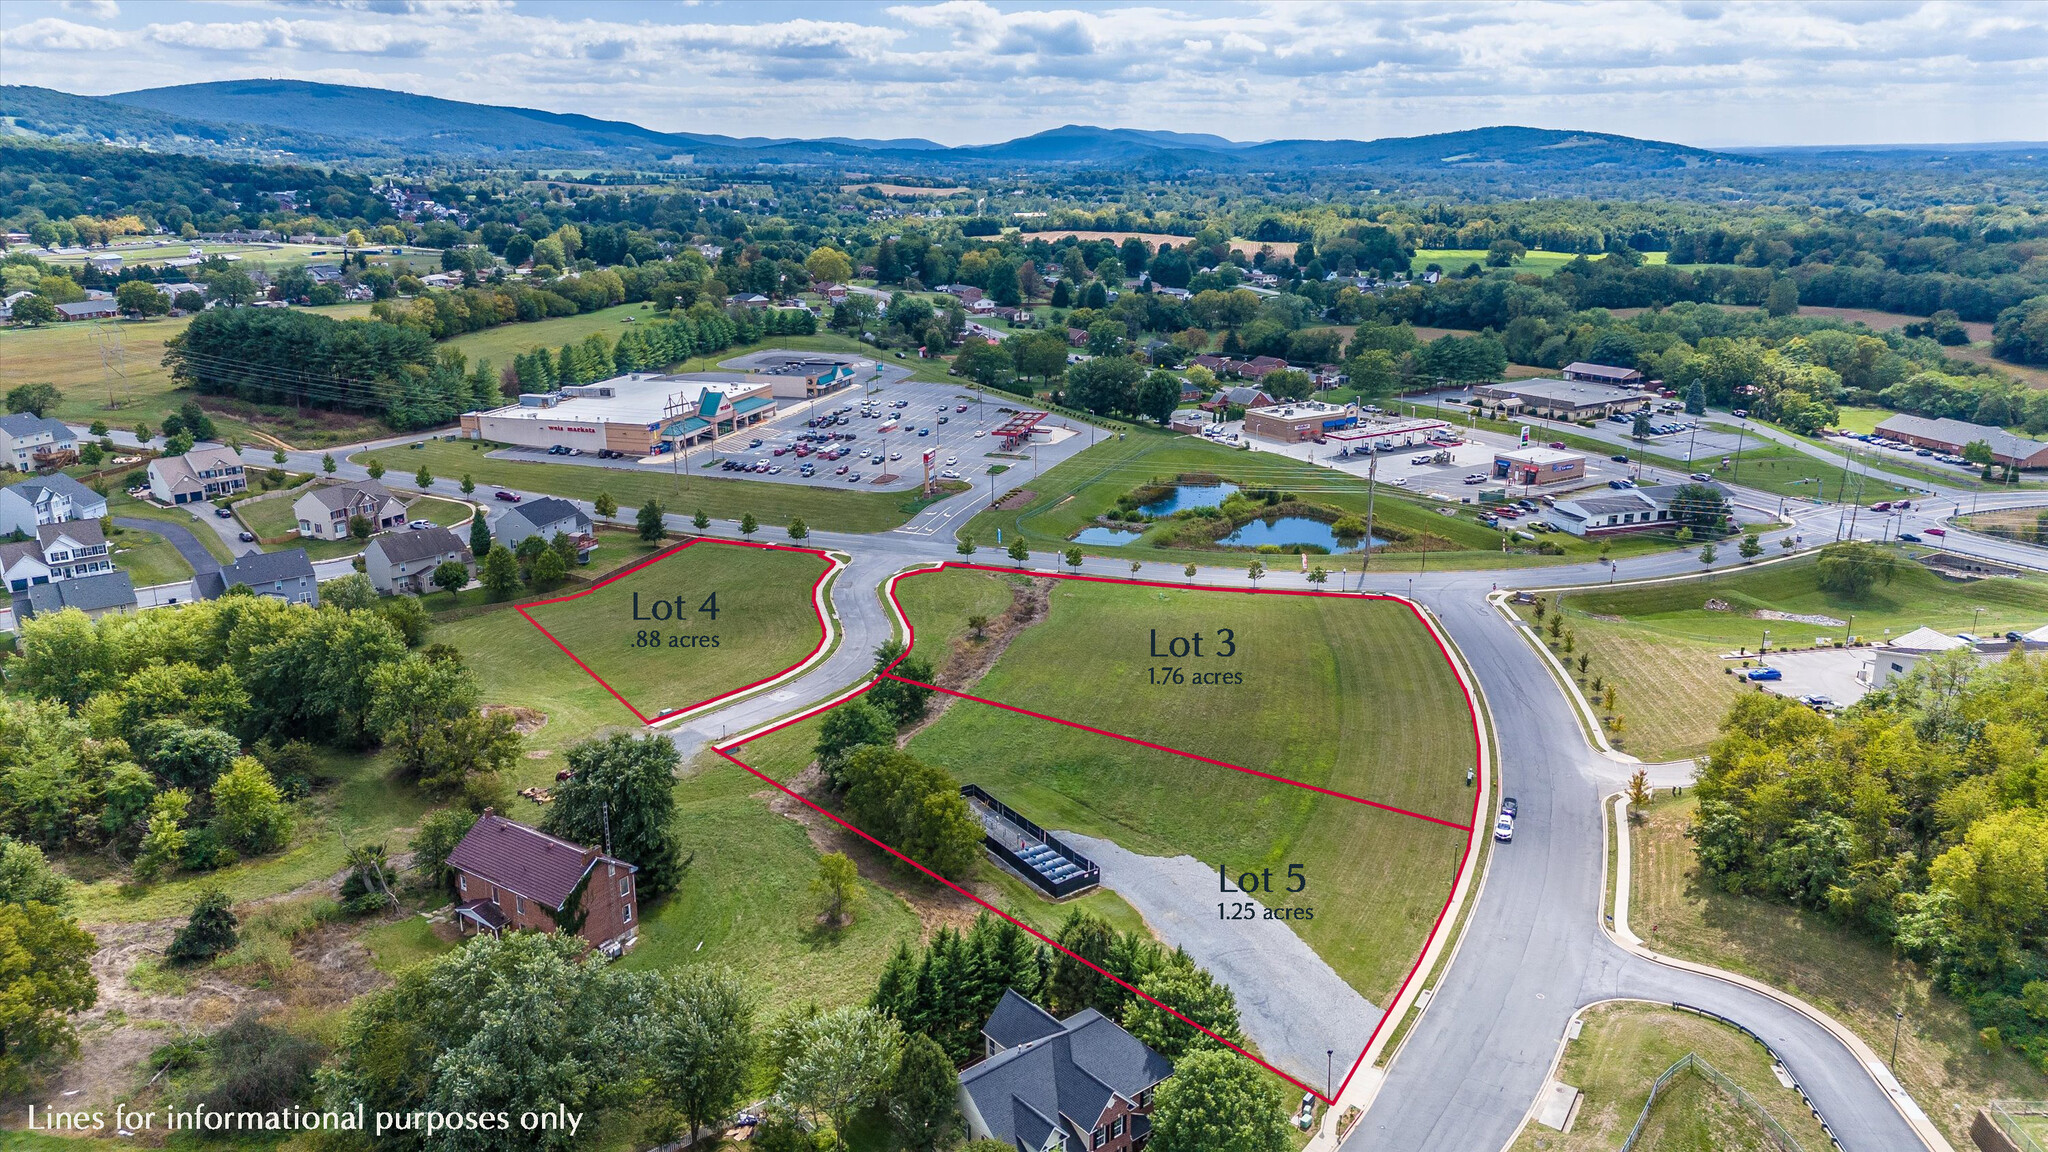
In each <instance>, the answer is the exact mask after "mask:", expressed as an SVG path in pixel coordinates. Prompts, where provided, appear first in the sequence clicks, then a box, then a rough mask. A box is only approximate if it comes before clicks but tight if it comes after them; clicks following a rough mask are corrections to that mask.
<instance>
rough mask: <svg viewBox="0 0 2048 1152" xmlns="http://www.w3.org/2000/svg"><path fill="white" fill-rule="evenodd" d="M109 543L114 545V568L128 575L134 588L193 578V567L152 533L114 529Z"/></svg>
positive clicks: (133, 529) (131, 529)
mask: <svg viewBox="0 0 2048 1152" xmlns="http://www.w3.org/2000/svg"><path fill="white" fill-rule="evenodd" d="M108 543H109V544H111V545H113V549H114V566H115V567H116V568H119V569H121V570H122V571H123V572H126V573H128V579H129V580H131V581H133V582H134V584H135V586H136V587H137V588H147V587H148V586H150V585H152V584H169V583H170V582H172V581H173V580H190V579H191V578H192V566H191V565H190V564H187V563H186V562H185V558H184V557H183V556H181V555H179V554H178V550H177V549H176V548H175V547H172V545H171V543H170V541H168V540H165V539H164V538H163V537H162V536H159V535H157V534H156V533H154V532H144V531H142V530H141V529H139V528H119V527H117V528H115V529H114V535H113V538H112V539H110V540H109V541H108Z"/></svg>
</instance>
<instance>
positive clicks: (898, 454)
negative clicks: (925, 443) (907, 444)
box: [889, 452, 903, 460]
mask: <svg viewBox="0 0 2048 1152" xmlns="http://www.w3.org/2000/svg"><path fill="white" fill-rule="evenodd" d="M889 459H891V460H901V459H903V453H901V452H891V453H889Z"/></svg>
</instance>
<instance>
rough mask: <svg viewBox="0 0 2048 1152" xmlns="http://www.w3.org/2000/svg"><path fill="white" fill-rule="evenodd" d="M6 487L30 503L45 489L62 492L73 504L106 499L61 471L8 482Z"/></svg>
mask: <svg viewBox="0 0 2048 1152" xmlns="http://www.w3.org/2000/svg"><path fill="white" fill-rule="evenodd" d="M8 487H9V488H12V489H14V490H15V491H16V492H18V493H20V494H21V495H22V496H25V497H27V498H28V501H29V502H30V503H32V504H33V503H34V502H35V501H36V500H37V499H38V498H40V497H41V496H42V494H43V493H44V492H46V491H55V492H59V493H62V494H63V495H64V497H65V498H66V499H68V500H70V501H71V502H72V503H73V504H96V503H103V502H104V501H105V500H106V497H104V496H102V495H100V494H99V493H97V492H95V491H93V490H92V489H90V488H87V487H86V486H85V485H83V484H80V483H79V482H78V481H76V480H73V479H72V478H71V477H69V476H66V475H65V474H63V473H62V472H52V473H50V474H49V475H48V476H36V477H33V478H31V479H28V480H23V481H22V482H21V483H19V484H9V485H8Z"/></svg>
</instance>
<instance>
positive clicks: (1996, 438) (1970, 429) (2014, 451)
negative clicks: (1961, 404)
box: [1877, 416, 2048, 468]
mask: <svg viewBox="0 0 2048 1152" xmlns="http://www.w3.org/2000/svg"><path fill="white" fill-rule="evenodd" d="M1877 434H1878V435H1879V436H1883V437H1885V438H1887V439H1891V440H1898V441H1901V442H1903V443H1906V444H1911V445H1913V446H1914V447H1916V448H1931V449H1933V450H1934V451H1936V452H1947V453H1949V454H1950V455H1961V454H1962V451H1963V449H1964V448H1967V447H1969V446H1970V445H1972V444H1975V443H1977V442H1978V441H1980V440H1981V441H1983V442H1984V444H1985V445H1986V446H1988V447H1989V448H1990V449H1991V459H1992V461H1993V462H1995V463H1998V464H2005V465H2009V466H2011V467H2014V468H2048V442H2043V441H2040V440H2029V439H2027V438H2026V437H2024V436H2015V435H2013V434H2012V433H2010V432H2007V431H2006V430H2005V429H2003V428H1995V427H1993V426H1991V425H1989V424H1972V423H1970V422H1969V421H1967V420H1929V419H1928V418H1926V417H1925V416H1893V417H1892V418H1890V419H1889V420H1886V421H1885V422H1884V423H1882V424H1879V425H1878V426H1877Z"/></svg>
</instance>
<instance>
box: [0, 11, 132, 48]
mask: <svg viewBox="0 0 2048 1152" xmlns="http://www.w3.org/2000/svg"><path fill="white" fill-rule="evenodd" d="M127 42H128V36H127V34H126V33H123V32H117V31H115V30H113V29H111V28H94V27H92V26H90V25H87V24H73V23H72V22H71V21H69V20H59V19H57V18H56V17H54V16H45V17H44V18H42V19H41V20H31V21H29V22H28V23H26V24H23V25H21V26H20V27H18V28H9V29H7V31H6V32H5V33H4V34H0V43H5V44H6V45H7V46H8V47H9V48H13V49H16V50H18V51H22V52H106V51H109V50H112V49H115V48H119V47H122V46H123V45H125V44H127Z"/></svg>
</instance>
